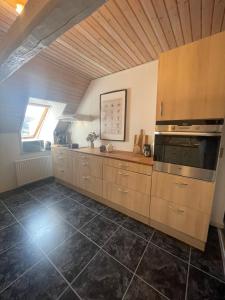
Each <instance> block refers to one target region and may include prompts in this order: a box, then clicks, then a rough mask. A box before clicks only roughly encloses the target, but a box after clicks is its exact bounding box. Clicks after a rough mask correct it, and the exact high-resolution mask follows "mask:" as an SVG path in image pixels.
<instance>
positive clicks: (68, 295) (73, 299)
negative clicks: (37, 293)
mask: <svg viewBox="0 0 225 300" xmlns="http://www.w3.org/2000/svg"><path fill="white" fill-rule="evenodd" d="M79 299H80V298H79V297H78V296H77V295H76V294H75V293H74V292H73V290H71V289H70V288H67V289H66V291H65V292H64V293H63V294H62V296H61V297H60V298H59V299H58V300H79Z"/></svg>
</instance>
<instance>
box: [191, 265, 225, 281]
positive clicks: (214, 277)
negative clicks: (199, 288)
mask: <svg viewBox="0 0 225 300" xmlns="http://www.w3.org/2000/svg"><path fill="white" fill-rule="evenodd" d="M190 267H192V268H195V269H197V270H199V271H201V272H202V273H204V274H206V275H208V276H209V277H212V278H213V279H215V280H217V281H219V282H221V283H223V284H225V280H223V279H220V278H219V277H216V276H214V275H212V274H210V273H207V272H205V271H204V270H202V269H200V268H198V267H196V266H195V265H192V263H190Z"/></svg>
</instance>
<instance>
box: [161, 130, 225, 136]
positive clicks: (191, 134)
mask: <svg viewBox="0 0 225 300" xmlns="http://www.w3.org/2000/svg"><path fill="white" fill-rule="evenodd" d="M155 134H156V135H181V136H221V133H218V132H187V131H185V132H177V131H176V132H171V131H156V132H155Z"/></svg>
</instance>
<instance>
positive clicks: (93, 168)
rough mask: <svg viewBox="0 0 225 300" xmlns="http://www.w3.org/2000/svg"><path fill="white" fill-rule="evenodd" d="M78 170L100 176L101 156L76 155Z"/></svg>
mask: <svg viewBox="0 0 225 300" xmlns="http://www.w3.org/2000/svg"><path fill="white" fill-rule="evenodd" d="M78 161H79V172H81V173H82V174H86V175H89V176H94V177H97V178H102V158H100V157H97V156H93V155H84V154H80V153H79V155H78Z"/></svg>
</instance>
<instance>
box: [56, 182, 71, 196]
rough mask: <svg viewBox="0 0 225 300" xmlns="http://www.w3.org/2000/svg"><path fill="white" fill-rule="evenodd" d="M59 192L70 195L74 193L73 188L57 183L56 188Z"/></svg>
mask: <svg viewBox="0 0 225 300" xmlns="http://www.w3.org/2000/svg"><path fill="white" fill-rule="evenodd" d="M54 189H55V190H56V191H57V192H59V193H61V194H63V195H65V196H70V195H72V194H73V190H72V189H70V188H68V187H66V186H64V185H62V184H57V185H56V186H55V188H54Z"/></svg>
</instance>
